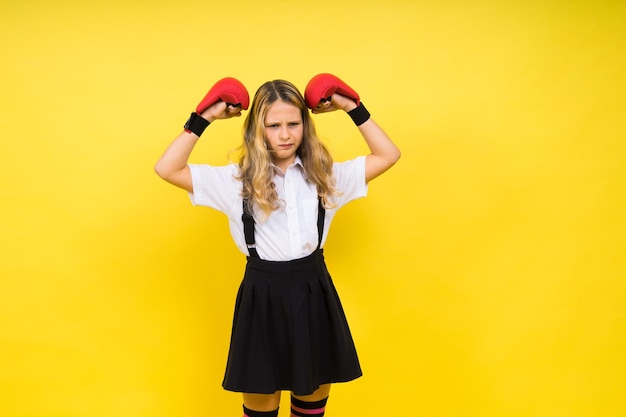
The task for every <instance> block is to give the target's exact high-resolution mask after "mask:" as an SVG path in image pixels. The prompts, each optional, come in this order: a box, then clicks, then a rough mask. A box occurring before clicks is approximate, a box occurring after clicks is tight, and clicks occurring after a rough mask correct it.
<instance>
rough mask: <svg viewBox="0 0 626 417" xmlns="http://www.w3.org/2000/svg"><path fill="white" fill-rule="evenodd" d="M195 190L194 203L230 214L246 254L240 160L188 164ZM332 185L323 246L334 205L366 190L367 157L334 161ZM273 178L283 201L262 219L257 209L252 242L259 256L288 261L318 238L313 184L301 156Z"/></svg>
mask: <svg viewBox="0 0 626 417" xmlns="http://www.w3.org/2000/svg"><path fill="white" fill-rule="evenodd" d="M189 168H190V170H191V177H192V182H193V193H189V197H190V199H191V202H192V204H193V205H198V206H207V207H211V208H213V209H216V210H218V211H221V212H222V213H224V214H226V215H227V216H228V221H229V226H230V233H231V235H232V237H233V240H234V241H235V244H236V245H237V248H239V250H240V251H241V252H242V253H243V254H244V255H248V254H249V253H248V249H247V247H246V241H245V237H244V233H243V222H242V221H241V215H242V214H243V206H242V197H241V190H242V184H241V181H238V180H237V179H236V178H235V176H236V175H237V174H238V173H239V166H238V165H236V164H229V165H225V166H210V165H197V164H189ZM333 174H334V176H335V180H336V183H335V187H336V189H337V190H338V191H339V192H341V193H342V194H341V195H340V196H337V197H335V198H334V199H333V204H334V205H336V207H334V208H332V209H327V210H326V217H325V219H324V233H323V238H322V246H323V245H324V242H325V241H326V237H327V236H328V229H329V227H330V223H331V221H332V219H333V217H334V216H335V214H336V212H337V210H339V209H340V208H341V207H343V206H345V205H346V204H347V203H349V202H350V201H352V200H355V199H357V198H361V197H365V196H366V195H367V183H366V182H365V157H364V156H361V157H358V158H356V159H352V160H350V161H346V162H337V163H334V165H333ZM273 181H274V184H275V186H276V192H277V194H278V198H279V201H280V202H281V205H280V208H278V209H277V210H274V211H272V213H271V214H270V216H269V217H268V218H267V219H266V220H265V221H261V220H260V216H258V215H256V214H255V216H254V217H255V221H256V224H255V242H256V249H257V252H258V253H259V256H260V257H261V259H265V260H269V261H287V260H292V259H298V258H302V257H305V256H308V255H310V254H311V253H312V252H313V251H314V250H315V249H316V248H317V242H318V233H317V206H318V197H317V189H316V187H315V185H314V184H312V183H310V182H308V181H307V180H306V177H305V175H304V169H303V167H302V162H301V161H300V159H299V158H296V161H295V162H294V163H293V164H292V165H290V166H289V167H288V168H287V171H286V172H284V173H283V172H282V170H280V169H279V168H277V167H275V175H274V180H273Z"/></svg>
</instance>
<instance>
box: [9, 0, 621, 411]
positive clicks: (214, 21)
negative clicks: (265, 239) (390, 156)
mask: <svg viewBox="0 0 626 417" xmlns="http://www.w3.org/2000/svg"><path fill="white" fill-rule="evenodd" d="M0 39H1V40H2V50H1V52H0V57H1V60H2V61H1V66H0V71H1V77H0V94H1V97H2V98H1V100H0V134H1V135H2V140H1V142H0V155H1V163H0V181H1V183H0V184H1V190H2V192H1V199H2V200H1V202H0V203H1V206H0V210H1V211H0V222H1V223H0V230H1V231H2V248H1V252H0V254H1V255H0V256H1V262H0V276H1V281H0V415H1V416H3V417H40V416H41V417H44V416H45V417H48V416H51V417H52V416H54V417H79V416H81V417H82V416H89V417H101V416H111V417H113V416H115V417H126V416H129V417H130V416H133V417H144V416H145V417H161V416H217V415H221V416H238V415H240V413H241V409H240V407H241V398H240V396H239V395H238V394H232V393H228V392H225V391H223V390H222V389H221V386H220V383H221V379H222V374H223V368H224V363H225V356H226V350H227V343H228V336H229V330H230V320H231V314H232V305H233V301H234V296H235V292H236V289H237V286H238V285H239V279H240V276H241V273H242V267H243V265H244V259H243V257H242V256H240V255H239V253H238V252H237V251H236V249H235V247H234V244H232V242H231V241H230V237H229V235H228V230H227V227H226V220H225V218H224V217H222V215H220V214H219V213H217V212H214V211H212V210H209V209H206V208H194V207H192V206H191V204H190V203H189V201H188V199H187V196H186V195H185V193H184V192H182V191H180V190H177V189H175V188H173V187H171V186H169V185H167V184H166V183H164V182H162V181H161V180H159V179H158V178H157V176H156V175H155V174H154V173H153V165H154V163H155V161H156V160H157V158H158V157H159V156H160V154H161V152H162V151H163V150H164V149H165V147H166V146H167V144H169V142H170V141H171V140H172V139H173V138H174V137H175V136H176V135H177V134H178V133H179V132H180V130H181V128H182V124H183V123H184V122H185V120H186V119H187V117H188V115H189V112H190V111H192V109H193V108H194V107H195V105H196V103H197V101H199V99H200V98H201V97H202V96H203V95H204V93H205V92H206V90H207V89H208V88H209V87H210V86H211V85H212V83H213V82H215V81H216V80H217V79H219V78H221V77H224V76H234V77H237V78H239V79H240V80H242V81H243V82H244V83H245V84H246V86H247V87H248V88H249V90H250V92H251V94H252V93H253V92H254V91H255V90H256V88H257V87H258V86H259V85H260V84H261V83H262V82H264V81H266V80H268V79H274V78H286V79H289V80H291V81H293V82H294V83H296V84H297V85H298V86H299V87H300V88H301V89H304V86H305V85H306V82H307V81H308V79H309V78H310V77H312V76H313V75H315V74H317V73H319V72H332V73H335V74H336V75H338V76H340V77H341V78H343V79H344V80H346V81H347V82H348V83H349V84H351V85H352V86H353V87H354V88H355V89H356V90H357V91H359V93H360V94H361V96H362V98H363V101H364V103H366V105H367V107H368V108H369V110H370V112H371V113H372V114H373V116H374V118H375V119H376V120H377V121H378V122H379V123H380V124H381V125H382V126H383V127H384V128H385V129H386V130H387V131H388V133H389V134H390V135H391V136H392V137H393V139H394V140H395V141H396V142H397V144H398V145H399V146H400V148H401V150H402V152H403V157H402V159H401V160H400V162H399V163H398V165H397V166H395V167H394V168H393V169H392V170H391V171H390V172H389V173H387V174H385V175H384V176H383V177H381V178H379V179H377V180H376V181H374V182H373V183H372V184H371V187H370V194H369V197H368V198H367V199H363V200H359V201H357V202H355V203H353V204H352V205H350V206H348V207H346V208H345V209H344V211H343V212H341V213H340V214H339V215H338V217H337V219H336V221H335V223H334V229H333V230H331V234H330V237H329V241H328V244H327V247H326V250H327V257H328V264H329V267H330V269H331V272H332V274H333V277H334V279H335V282H336V284H337V286H338V289H339V292H340V295H341V297H342V300H343V302H344V307H345V308H346V310H347V313H348V318H349V321H350V323H351V326H352V330H353V332H354V337H355V339H356V343H357V347H358V349H359V352H360V356H361V360H362V363H363V368H364V373H365V375H364V377H363V378H361V379H359V380H357V381H354V382H352V383H349V384H341V385H337V386H336V387H335V388H334V390H333V393H332V394H331V398H332V399H331V402H330V403H329V407H328V411H327V415H328V416H347V415H353V416H400V415H416V416H422V415H423V416H441V417H448V416H455V417H456V416H481V417H491V416H493V417H527V416H541V417H544V416H546V417H567V416H581V417H582V416H585V417H587V416H610V417H617V416H624V415H626V400H625V399H624V398H625V397H624V394H626V359H625V357H626V356H625V352H626V283H625V280H624V278H625V274H626V260H625V259H626V256H625V249H626V241H625V237H624V236H625V235H626V220H625V216H624V210H625V209H626V197H625V191H624V189H625V186H626V145H625V141H626V127H625V119H626V117H625V116H626V98H625V97H626V88H625V81H626V5H625V4H624V3H623V2H619V1H590V0H589V1H565V0H562V1H539V0H532V1H501V0H482V1H452V0H449V1H441V2H434V1H425V0H424V1H422V0H419V1H408V0H407V1H399V0H390V1H385V2H380V1H368V0H362V1H345V2H342V1H318V2H287V1H278V0H269V1H237V2H211V1H204V2H200V1H188V2H173V1H172V2H165V1H159V0H157V1H153V2H142V1H137V0H124V1H122V0H115V1H102V0H98V1H95V2H82V1H81V2H79V1H74V2H72V1H70V0H60V1H56V2H50V1H43V0H42V1H28V0H26V1H19V2H18V1H14V2H9V1H3V2H2V3H1V5H0ZM315 120H316V122H317V127H318V130H319V133H320V134H321V135H322V136H323V137H324V139H325V141H326V143H327V144H328V145H329V147H330V148H331V150H332V151H333V153H334V155H335V158H336V159H337V160H344V159H347V158H351V157H353V156H356V155H358V154H362V153H364V152H366V147H365V145H364V143H363V141H362V139H360V137H359V135H358V132H357V130H356V129H355V128H354V126H353V125H352V124H351V122H350V121H349V119H348V118H347V117H346V116H345V115H342V114H338V113H337V114H329V115H319V116H315ZM242 121H243V119H237V120H234V121H227V122H220V123H215V124H214V125H212V126H210V128H209V130H208V132H207V133H208V134H206V135H205V136H206V137H203V138H202V142H201V144H200V145H199V146H198V148H197V149H196V151H195V153H194V155H193V158H192V160H193V162H208V163H212V164H222V163H226V161H227V154H228V152H229V150H231V149H232V148H234V147H236V146H237V145H238V144H239V141H240V133H241V122H242ZM287 399H288V398H287V396H284V397H283V400H284V401H283V403H282V405H281V408H282V409H281V415H287V413H288V402H287Z"/></svg>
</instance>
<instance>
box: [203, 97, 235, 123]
mask: <svg viewBox="0 0 626 417" xmlns="http://www.w3.org/2000/svg"><path fill="white" fill-rule="evenodd" d="M241 110H242V108H241V105H233V104H226V103H225V102H223V101H218V102H217V103H215V104H212V105H211V106H209V107H207V109H206V110H204V111H203V112H202V113H200V116H201V117H202V118H204V119H206V120H208V121H209V122H210V123H213V121H215V120H217V119H230V118H231V117H241Z"/></svg>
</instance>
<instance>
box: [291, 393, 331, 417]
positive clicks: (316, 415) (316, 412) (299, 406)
mask: <svg viewBox="0 0 626 417" xmlns="http://www.w3.org/2000/svg"><path fill="white" fill-rule="evenodd" d="M326 401H328V397H326V398H324V399H323V400H320V401H314V402H308V401H302V400H299V399H297V398H294V396H293V395H292V396H291V417H322V416H323V415H324V411H326Z"/></svg>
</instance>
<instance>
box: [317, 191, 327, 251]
mask: <svg viewBox="0 0 626 417" xmlns="http://www.w3.org/2000/svg"><path fill="white" fill-rule="evenodd" d="M317 201H318V203H317V236H318V238H317V239H318V240H317V249H319V248H320V246H322V237H323V235H324V218H325V217H326V210H325V209H324V206H323V205H322V198H321V197H320V198H318V199H317Z"/></svg>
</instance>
